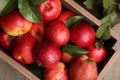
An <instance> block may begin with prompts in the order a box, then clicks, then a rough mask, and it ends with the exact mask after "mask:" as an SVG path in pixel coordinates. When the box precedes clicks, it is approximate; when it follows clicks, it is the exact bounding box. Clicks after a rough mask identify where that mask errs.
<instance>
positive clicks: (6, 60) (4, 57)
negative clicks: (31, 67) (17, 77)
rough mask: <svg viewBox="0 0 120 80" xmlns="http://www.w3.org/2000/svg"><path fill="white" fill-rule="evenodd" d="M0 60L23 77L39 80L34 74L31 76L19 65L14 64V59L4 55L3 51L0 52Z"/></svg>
mask: <svg viewBox="0 0 120 80" xmlns="http://www.w3.org/2000/svg"><path fill="white" fill-rule="evenodd" d="M0 58H1V59H2V60H4V61H5V62H6V63H8V64H9V65H11V66H12V67H13V68H15V69H16V70H18V71H19V72H20V73H22V74H23V75H25V76H26V77H27V78H28V79H30V80H40V79H39V78H38V77H36V76H35V75H34V74H32V73H31V72H30V71H28V70H27V69H26V68H25V67H23V66H22V65H21V64H19V63H18V62H16V61H15V60H14V59H12V58H11V57H10V56H8V55H7V54H5V53H4V52H3V51H1V50H0Z"/></svg>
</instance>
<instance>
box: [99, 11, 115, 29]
mask: <svg viewBox="0 0 120 80" xmlns="http://www.w3.org/2000/svg"><path fill="white" fill-rule="evenodd" d="M116 20H117V13H116V12H114V11H113V12H112V13H110V14H108V15H107V16H105V17H104V18H103V19H101V21H102V23H103V24H108V23H109V26H110V27H113V26H114V25H115V23H116Z"/></svg>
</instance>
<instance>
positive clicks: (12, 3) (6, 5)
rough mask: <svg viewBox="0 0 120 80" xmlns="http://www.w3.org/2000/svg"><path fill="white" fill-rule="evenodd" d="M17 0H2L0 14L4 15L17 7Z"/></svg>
mask: <svg viewBox="0 0 120 80" xmlns="http://www.w3.org/2000/svg"><path fill="white" fill-rule="evenodd" d="M17 3H18V1H17V0H0V16H3V15H5V14H7V13H9V12H10V11H12V10H13V9H14V8H16V7H17Z"/></svg>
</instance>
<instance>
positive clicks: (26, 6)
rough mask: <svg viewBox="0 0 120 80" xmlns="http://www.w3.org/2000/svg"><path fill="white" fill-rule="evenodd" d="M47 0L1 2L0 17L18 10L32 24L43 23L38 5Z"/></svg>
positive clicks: (6, 0) (5, 0)
mask: <svg viewBox="0 0 120 80" xmlns="http://www.w3.org/2000/svg"><path fill="white" fill-rule="evenodd" d="M45 1H46V0H1V1H0V4H1V5H0V16H3V15H6V14H7V13H9V12H10V11H12V10H13V9H15V8H17V9H18V10H19V12H20V13H21V15H22V16H23V17H24V18H25V19H27V20H29V21H31V22H41V21H42V17H41V14H40V12H39V11H38V9H37V7H36V5H37V4H41V3H43V2H45Z"/></svg>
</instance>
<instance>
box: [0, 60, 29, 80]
mask: <svg viewBox="0 0 120 80" xmlns="http://www.w3.org/2000/svg"><path fill="white" fill-rule="evenodd" d="M0 80H29V79H28V78H26V77H25V76H24V75H23V74H21V73H20V72H19V71H17V70H15V69H14V68H13V67H12V66H10V65H9V64H8V63H6V62H5V61H3V60H2V59H0Z"/></svg>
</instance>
